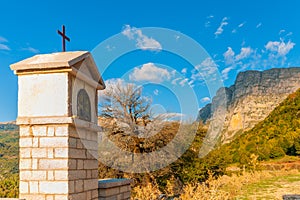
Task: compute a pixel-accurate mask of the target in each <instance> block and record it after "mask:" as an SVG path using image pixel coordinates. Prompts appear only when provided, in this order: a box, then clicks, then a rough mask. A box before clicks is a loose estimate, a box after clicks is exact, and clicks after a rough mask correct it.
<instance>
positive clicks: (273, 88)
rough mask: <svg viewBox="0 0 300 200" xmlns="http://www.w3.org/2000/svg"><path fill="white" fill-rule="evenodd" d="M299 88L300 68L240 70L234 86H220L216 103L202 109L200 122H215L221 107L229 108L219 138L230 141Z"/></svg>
mask: <svg viewBox="0 0 300 200" xmlns="http://www.w3.org/2000/svg"><path fill="white" fill-rule="evenodd" d="M298 88H300V67H291V68H273V69H269V70H265V71H256V70H250V71H245V72H240V73H239V74H238V75H237V78H236V80H235V82H234V84H233V85H231V86H230V87H224V88H220V89H219V90H218V92H217V94H216V96H215V97H214V98H213V99H212V103H211V104H207V105H206V106H205V107H203V108H202V109H201V110H200V111H199V113H198V121H203V122H210V121H213V119H214V118H216V117H217V114H218V113H220V112H219V111H220V110H222V109H223V110H225V114H224V118H225V119H224V123H223V127H222V131H221V136H220V137H219V138H218V139H219V140H221V143H226V142H229V141H230V140H231V139H232V138H233V137H234V136H235V135H236V134H237V133H238V132H240V131H244V130H249V129H251V128H253V127H254V125H256V124H257V123H258V122H260V121H262V120H263V119H264V118H265V117H267V116H268V115H269V114H270V113H271V111H272V110H273V109H274V108H275V107H276V106H278V105H279V103H281V102H282V101H283V100H284V99H285V98H286V97H287V96H288V95H289V94H291V93H293V92H295V91H296V90H297V89H298ZM209 137H210V136H209V135H208V136H207V138H209ZM213 137H214V136H212V138H213ZM208 140H209V139H208Z"/></svg>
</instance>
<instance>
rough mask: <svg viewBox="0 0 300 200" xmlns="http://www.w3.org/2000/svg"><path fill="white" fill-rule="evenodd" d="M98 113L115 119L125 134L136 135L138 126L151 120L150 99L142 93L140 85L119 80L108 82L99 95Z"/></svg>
mask: <svg viewBox="0 0 300 200" xmlns="http://www.w3.org/2000/svg"><path fill="white" fill-rule="evenodd" d="M100 103H101V105H100V106H101V111H100V115H101V116H102V117H105V118H110V119H114V120H116V121H115V122H116V124H117V125H118V128H120V129H122V130H123V131H124V132H126V134H128V135H133V136H138V135H139V134H140V132H139V129H140V128H139V127H142V126H144V127H145V126H147V124H148V123H149V122H150V120H151V112H150V106H151V99H150V98H148V97H145V96H143V95H142V87H137V86H136V85H134V84H130V83H129V84H125V83H123V82H121V81H116V82H115V83H110V84H108V87H107V89H106V90H104V91H103V94H102V95H101V97H100Z"/></svg>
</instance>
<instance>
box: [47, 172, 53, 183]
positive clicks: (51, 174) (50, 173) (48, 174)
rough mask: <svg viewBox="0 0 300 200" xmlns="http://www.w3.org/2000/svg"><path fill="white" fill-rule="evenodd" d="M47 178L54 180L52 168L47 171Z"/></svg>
mask: <svg viewBox="0 0 300 200" xmlns="http://www.w3.org/2000/svg"><path fill="white" fill-rule="evenodd" d="M47 180H48V181H52V180H54V171H52V170H48V171H47Z"/></svg>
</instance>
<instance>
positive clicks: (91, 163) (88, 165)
mask: <svg viewBox="0 0 300 200" xmlns="http://www.w3.org/2000/svg"><path fill="white" fill-rule="evenodd" d="M97 168H98V161H97V160H85V161H84V169H97Z"/></svg>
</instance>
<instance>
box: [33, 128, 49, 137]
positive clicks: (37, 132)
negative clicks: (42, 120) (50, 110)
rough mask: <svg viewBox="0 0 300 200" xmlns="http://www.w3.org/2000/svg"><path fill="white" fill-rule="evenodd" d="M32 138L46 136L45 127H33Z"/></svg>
mask: <svg viewBox="0 0 300 200" xmlns="http://www.w3.org/2000/svg"><path fill="white" fill-rule="evenodd" d="M32 135H33V136H47V127H46V126H33V127H32Z"/></svg>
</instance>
